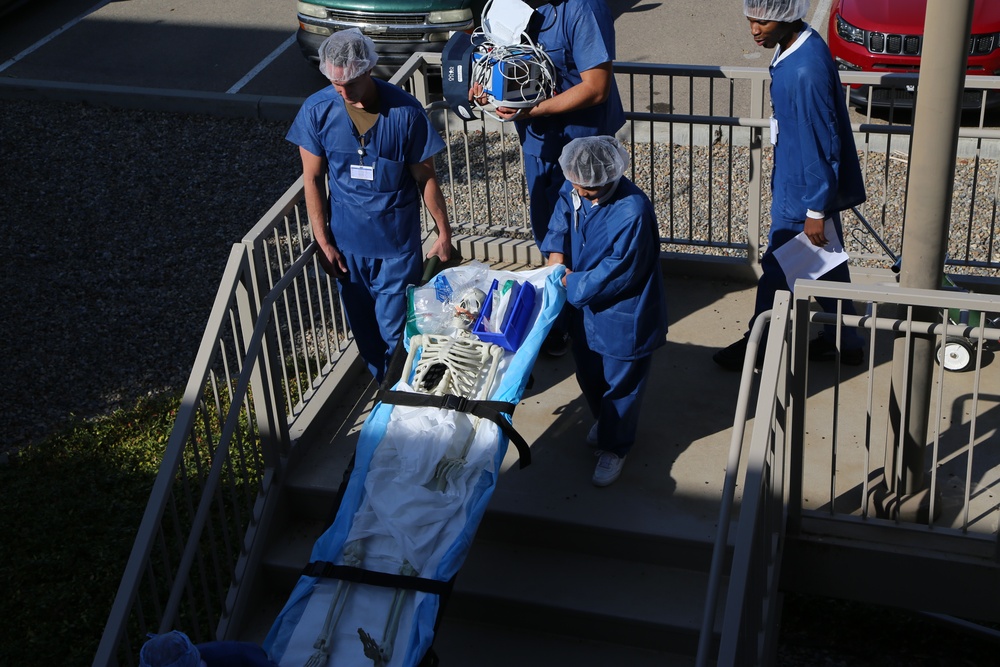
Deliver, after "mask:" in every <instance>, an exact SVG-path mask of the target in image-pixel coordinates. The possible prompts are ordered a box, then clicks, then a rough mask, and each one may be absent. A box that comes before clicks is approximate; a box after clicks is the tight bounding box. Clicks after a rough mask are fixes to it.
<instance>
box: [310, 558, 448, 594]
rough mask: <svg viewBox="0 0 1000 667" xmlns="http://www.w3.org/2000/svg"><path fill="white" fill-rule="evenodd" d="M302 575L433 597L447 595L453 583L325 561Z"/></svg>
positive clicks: (312, 565)
mask: <svg viewBox="0 0 1000 667" xmlns="http://www.w3.org/2000/svg"><path fill="white" fill-rule="evenodd" d="M302 574H304V575H305V576H307V577H315V578H317V579H338V580H340V581H349V582H351V583H354V584H367V585H370V586H380V587H382V588H405V589H406V590H409V591H420V592H421V593H430V594H432V595H447V594H448V592H449V591H450V590H451V586H452V583H453V582H451V581H437V580H436V579H425V578H423V577H408V576H406V575H402V574H390V573H388V572H372V571H371V570H364V569H361V568H360V567H351V566H349V565H334V564H333V563H330V562H328V561H325V560H320V561H313V562H312V563H309V564H308V565H306V566H305V567H304V568H303V569H302Z"/></svg>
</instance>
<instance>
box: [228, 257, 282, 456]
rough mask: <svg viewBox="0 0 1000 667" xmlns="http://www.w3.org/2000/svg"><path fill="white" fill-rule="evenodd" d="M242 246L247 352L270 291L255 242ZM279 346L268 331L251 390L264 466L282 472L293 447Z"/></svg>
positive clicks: (239, 295)
mask: <svg viewBox="0 0 1000 667" xmlns="http://www.w3.org/2000/svg"><path fill="white" fill-rule="evenodd" d="M243 247H244V249H245V250H246V253H247V262H248V264H249V269H250V270H249V271H248V274H249V275H247V276H246V278H245V279H244V280H242V281H241V282H240V285H239V286H238V287H237V290H236V304H237V307H238V308H239V313H240V318H239V319H240V327H241V338H242V340H243V344H244V349H242V350H240V351H241V352H242V353H243V354H244V355H245V354H246V353H247V349H246V346H247V345H248V344H249V342H250V338H251V337H252V336H253V330H254V325H255V323H256V322H257V320H258V319H259V317H260V315H261V304H262V302H263V300H264V297H265V296H266V295H267V292H268V290H269V288H267V287H266V285H267V282H266V281H265V280H264V271H265V267H264V266H263V265H264V261H265V260H264V259H263V258H262V257H261V255H262V253H261V252H260V250H259V248H257V247H255V245H254V244H253V243H250V242H246V241H244V243H243ZM277 349H278V346H277V345H276V343H275V340H274V333H273V329H271V328H270V327H269V328H268V331H267V333H266V334H265V335H264V345H263V347H262V354H261V356H260V359H258V363H256V364H254V367H253V371H252V373H251V377H250V391H251V396H252V397H253V401H254V403H255V407H256V409H255V410H254V414H255V415H256V417H257V433H258V434H259V436H260V442H261V451H262V452H263V454H264V465H265V466H266V467H268V468H272V469H274V470H275V471H280V470H281V461H282V457H283V456H287V455H288V451H289V448H290V446H291V444H290V442H289V437H288V415H286V414H285V402H284V401H283V400H282V398H281V382H280V380H279V374H278V373H277V372H276V371H277V369H276V368H275V364H280V363H282V360H281V357H280V355H279V354H277Z"/></svg>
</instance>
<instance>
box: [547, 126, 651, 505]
mask: <svg viewBox="0 0 1000 667" xmlns="http://www.w3.org/2000/svg"><path fill="white" fill-rule="evenodd" d="M559 164H560V165H561V166H562V169H563V172H564V173H565V174H566V178H567V181H566V183H565V185H564V186H563V188H562V190H561V192H560V193H559V200H558V202H557V203H556V205H555V212H554V213H553V215H552V219H551V221H550V223H549V228H548V233H547V234H546V236H545V240H544V241H543V243H542V251H543V252H546V253H548V255H549V264H565V265H566V267H567V271H566V276H565V277H564V278H563V284H564V285H565V286H566V303H567V306H568V309H567V311H566V312H568V315H569V318H568V319H569V321H570V332H571V334H572V338H573V346H572V347H573V357H574V360H575V361H576V378H577V381H578V382H579V383H580V389H581V391H582V392H583V396H584V398H585V399H586V401H587V406H588V407H589V408H590V412H591V414H592V415H593V416H594V419H595V420H596V423H595V424H594V427H593V428H592V429H591V430H590V433H589V435H588V436H587V442H588V443H589V444H591V445H594V446H597V447H598V461H597V466H596V467H595V469H594V475H593V478H592V481H593V483H594V484H595V485H596V486H607V485H609V484H611V483H612V482H614V481H615V480H616V479H618V476H619V475H620V474H621V471H622V466H623V465H624V463H625V456H626V455H627V454H628V453H629V450H630V449H631V448H632V445H633V444H634V443H635V438H636V431H637V428H638V424H639V407H640V404H641V403H642V396H643V393H644V391H645V389H646V381H647V379H648V377H649V370H650V366H651V361H652V354H653V351H654V350H656V349H657V348H659V347H660V346H662V345H664V344H665V342H666V333H667V316H666V300H665V298H664V292H663V278H662V276H661V274H660V236H659V229H658V227H657V224H656V215H655V214H654V212H653V206H652V204H651V203H650V201H649V198H648V197H646V195H645V194H644V193H643V192H642V190H640V189H639V188H638V187H636V185H635V184H633V183H632V182H631V181H630V180H628V179H627V178H625V177H624V175H623V174H624V173H625V168H626V167H627V166H628V153H627V152H626V151H625V149H624V148H623V147H622V146H621V145H620V144H619V143H618V141H617V140H616V139H615V138H614V137H609V136H603V137H584V138H579V139H574V140H573V141H571V142H569V144H567V145H566V148H564V149H563V152H562V156H561V157H560V159H559Z"/></svg>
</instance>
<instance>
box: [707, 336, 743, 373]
mask: <svg viewBox="0 0 1000 667" xmlns="http://www.w3.org/2000/svg"><path fill="white" fill-rule="evenodd" d="M746 356H747V338H746V336H744V337H743V338H740V339H739V340H738V341H736V342H735V343H733V344H732V345H730V346H729V347H724V348H722V349H721V350H719V351H718V352H716V353H715V354H713V355H712V361H714V362H715V363H717V364H719V365H720V366H722V367H723V368H725V369H726V370H727V371H737V372H738V371H742V370H743V360H744V359H745V358H746Z"/></svg>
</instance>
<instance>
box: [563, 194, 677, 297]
mask: <svg viewBox="0 0 1000 667" xmlns="http://www.w3.org/2000/svg"><path fill="white" fill-rule="evenodd" d="M622 203H623V202H619V206H621V204H622ZM631 209H632V207H624V206H623V207H621V208H620V209H619V210H617V211H609V214H610V215H622V216H625V217H627V218H628V220H627V222H625V223H624V224H622V225H621V227H619V228H618V233H617V234H616V235H615V237H614V238H613V239H612V241H611V252H610V253H609V254H608V255H607V256H605V257H604V258H603V259H602V260H601V261H600V262H598V264H597V266H595V267H594V268H593V269H590V270H588V271H574V272H572V273H570V274H569V275H568V276H567V277H566V291H567V300H568V301H569V302H570V303H571V304H572V305H574V306H577V307H583V306H590V308H591V309H592V310H600V309H601V308H602V307H604V306H606V305H609V304H611V303H615V302H616V301H618V300H619V297H620V295H622V294H624V293H627V292H634V291H635V290H636V289H637V288H641V287H642V286H643V285H645V284H646V282H647V280H648V277H649V271H650V265H651V264H652V263H654V262H656V261H658V258H659V252H660V249H659V247H658V246H656V245H654V244H652V243H650V238H649V234H648V232H645V231H644V230H645V229H648V226H649V224H651V222H645V220H644V218H645V215H646V213H645V212H644V211H634V210H631Z"/></svg>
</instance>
